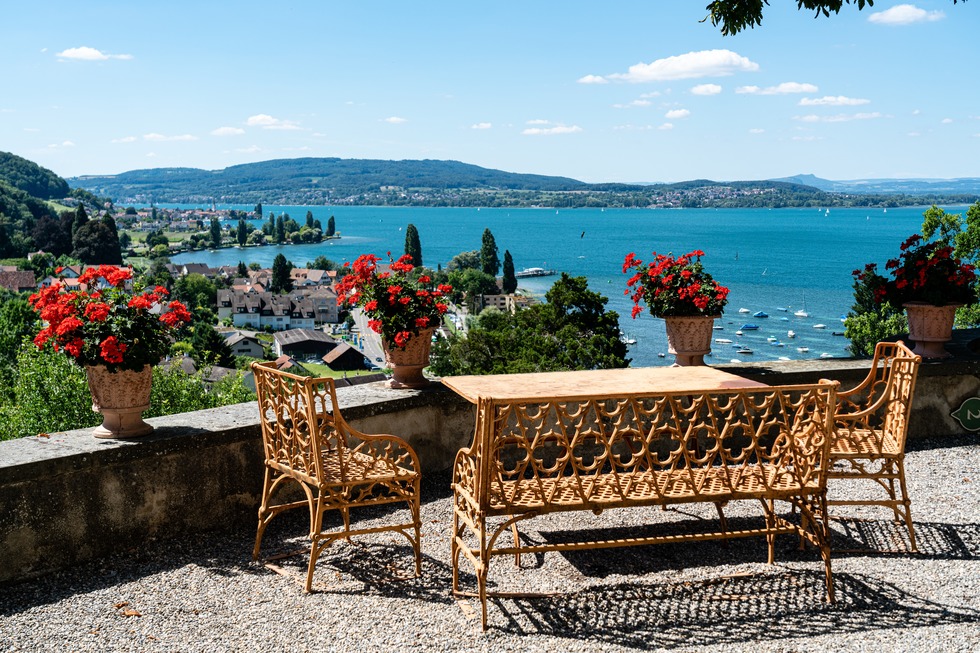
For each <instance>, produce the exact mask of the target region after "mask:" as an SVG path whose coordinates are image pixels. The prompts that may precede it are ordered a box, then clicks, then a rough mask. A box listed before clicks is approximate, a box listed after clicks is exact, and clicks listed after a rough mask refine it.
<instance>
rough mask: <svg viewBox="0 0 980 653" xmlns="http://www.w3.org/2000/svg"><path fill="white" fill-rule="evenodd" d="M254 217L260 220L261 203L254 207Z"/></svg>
mask: <svg viewBox="0 0 980 653" xmlns="http://www.w3.org/2000/svg"><path fill="white" fill-rule="evenodd" d="M255 217H256V218H257V219H259V220H261V219H262V202H259V203H258V204H256V205H255Z"/></svg>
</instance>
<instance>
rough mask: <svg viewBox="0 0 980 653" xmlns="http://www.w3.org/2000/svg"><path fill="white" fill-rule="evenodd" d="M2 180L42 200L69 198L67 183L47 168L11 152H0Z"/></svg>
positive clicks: (0, 175)
mask: <svg viewBox="0 0 980 653" xmlns="http://www.w3.org/2000/svg"><path fill="white" fill-rule="evenodd" d="M0 179H3V180H4V181H6V182H7V183H8V184H10V185H11V186H13V187H14V188H17V189H19V190H22V191H24V192H25V193H27V194H28V195H31V196H33V197H36V198H38V199H41V200H53V199H60V198H62V197H68V194H69V192H70V188H69V187H68V182H67V181H65V180H64V179H62V178H61V177H59V176H58V175H56V174H55V173H53V172H51V171H50V170H48V169H47V168H42V167H41V166H39V165H38V164H36V163H34V162H33V161H28V160H27V159H24V158H22V157H19V156H17V155H16V154H11V153H10V152H0Z"/></svg>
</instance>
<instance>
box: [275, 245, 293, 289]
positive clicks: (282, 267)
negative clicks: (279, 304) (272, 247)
mask: <svg viewBox="0 0 980 653" xmlns="http://www.w3.org/2000/svg"><path fill="white" fill-rule="evenodd" d="M292 269H293V264H292V263H290V262H289V261H287V260H286V257H285V256H283V255H282V254H276V258H275V259H273V260H272V279H271V281H270V282H269V290H270V291H271V292H274V293H287V292H290V291H291V290H292V289H293V279H292V277H290V276H289V273H290V272H292Z"/></svg>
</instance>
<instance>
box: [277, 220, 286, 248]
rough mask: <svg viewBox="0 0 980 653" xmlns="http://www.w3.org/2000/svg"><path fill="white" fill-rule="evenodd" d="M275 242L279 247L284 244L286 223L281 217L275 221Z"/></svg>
mask: <svg viewBox="0 0 980 653" xmlns="http://www.w3.org/2000/svg"><path fill="white" fill-rule="evenodd" d="M276 242H277V243H279V244H280V245H282V244H283V243H284V242H286V221H285V219H284V218H283V217H282V216H281V215H280V216H279V218H278V219H277V220H276Z"/></svg>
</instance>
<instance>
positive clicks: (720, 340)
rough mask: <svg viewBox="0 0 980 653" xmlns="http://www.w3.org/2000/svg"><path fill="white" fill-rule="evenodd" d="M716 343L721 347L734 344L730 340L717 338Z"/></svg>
mask: <svg viewBox="0 0 980 653" xmlns="http://www.w3.org/2000/svg"><path fill="white" fill-rule="evenodd" d="M715 342H717V343H718V344H720V345H730V344H732V341H731V340H729V339H728V338H715Z"/></svg>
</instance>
